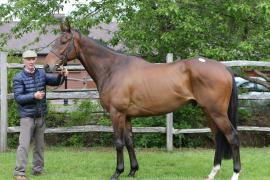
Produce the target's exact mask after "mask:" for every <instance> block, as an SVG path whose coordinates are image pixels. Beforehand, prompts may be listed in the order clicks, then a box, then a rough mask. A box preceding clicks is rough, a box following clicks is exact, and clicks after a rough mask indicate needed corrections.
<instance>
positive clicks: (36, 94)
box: [34, 91, 45, 100]
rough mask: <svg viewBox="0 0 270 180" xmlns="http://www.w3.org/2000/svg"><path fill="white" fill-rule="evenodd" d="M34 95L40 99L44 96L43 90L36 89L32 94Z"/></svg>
mask: <svg viewBox="0 0 270 180" xmlns="http://www.w3.org/2000/svg"><path fill="white" fill-rule="evenodd" d="M34 96H35V98H36V99H39V100H41V99H43V98H44V96H45V92H44V91H37V92H36V93H35V94H34Z"/></svg>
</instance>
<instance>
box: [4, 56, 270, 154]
mask: <svg viewBox="0 0 270 180" xmlns="http://www.w3.org/2000/svg"><path fill="white" fill-rule="evenodd" d="M166 60H167V62H172V61H173V55H172V54H171V53H169V54H168V55H167V57H166ZM222 63H224V64H225V65H227V66H264V67H270V62H264V61H224V62H222ZM37 67H38V68H42V66H37ZM21 68H23V65H22V64H16V63H7V53H6V52H0V69H1V70H0V84H1V85H0V86H1V89H0V90H1V111H0V112H1V116H0V118H1V119H0V152H3V151H5V150H6V148H7V133H17V132H19V131H20V128H19V127H8V119H7V117H8V116H7V114H8V104H7V100H8V99H13V93H11V94H8V92H7V87H8V84H7V82H8V77H7V71H8V69H21ZM67 69H69V70H84V68H83V67H82V66H67ZM46 96H47V99H49V100H55V99H89V98H90V99H99V94H98V92H97V90H84V91H74V90H73V91H69V90H66V91H57V92H56V91H55V92H47V95H46ZM238 98H239V99H246V100H266V99H270V93H269V92H265V93H252V94H240V95H238ZM166 123H167V125H166V127H133V132H134V133H166V135H167V138H166V142H167V150H168V151H172V150H173V135H176V134H188V133H208V132H210V129H209V128H201V129H174V128H173V113H168V114H167V115H166ZM238 130H240V131H257V132H270V127H255V126H238ZM74 132H113V128H112V127H110V126H101V125H86V126H72V127H58V128H47V129H46V130H45V133H74Z"/></svg>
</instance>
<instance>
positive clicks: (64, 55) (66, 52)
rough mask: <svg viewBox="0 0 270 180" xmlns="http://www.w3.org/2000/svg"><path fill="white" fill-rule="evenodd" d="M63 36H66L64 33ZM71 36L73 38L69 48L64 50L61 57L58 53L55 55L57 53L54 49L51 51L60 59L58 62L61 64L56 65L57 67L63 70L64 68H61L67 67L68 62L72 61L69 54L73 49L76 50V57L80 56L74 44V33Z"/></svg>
mask: <svg viewBox="0 0 270 180" xmlns="http://www.w3.org/2000/svg"><path fill="white" fill-rule="evenodd" d="M62 34H64V33H62ZM71 35H72V36H71V40H70V41H69V44H68V46H67V47H66V48H65V50H64V51H63V52H62V53H61V54H60V55H58V54H57V53H55V52H54V51H53V48H52V49H51V50H50V52H52V53H53V54H54V55H55V56H56V57H57V58H58V60H57V62H59V63H58V64H56V66H58V67H59V68H60V69H62V68H61V66H62V65H63V66H66V65H67V62H68V61H69V60H71V59H69V58H68V56H69V53H70V52H71V51H72V50H73V49H74V50H75V53H76V57H78V56H79V54H78V52H77V50H76V46H75V43H74V35H73V33H71Z"/></svg>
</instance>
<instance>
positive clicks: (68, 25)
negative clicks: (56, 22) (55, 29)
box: [65, 18, 71, 33]
mask: <svg viewBox="0 0 270 180" xmlns="http://www.w3.org/2000/svg"><path fill="white" fill-rule="evenodd" d="M65 24H66V32H69V33H70V32H71V29H70V23H69V19H68V18H66V23H65Z"/></svg>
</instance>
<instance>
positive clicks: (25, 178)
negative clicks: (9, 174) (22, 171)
mask: <svg viewBox="0 0 270 180" xmlns="http://www.w3.org/2000/svg"><path fill="white" fill-rule="evenodd" d="M14 179H15V180H27V177H26V176H14Z"/></svg>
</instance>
